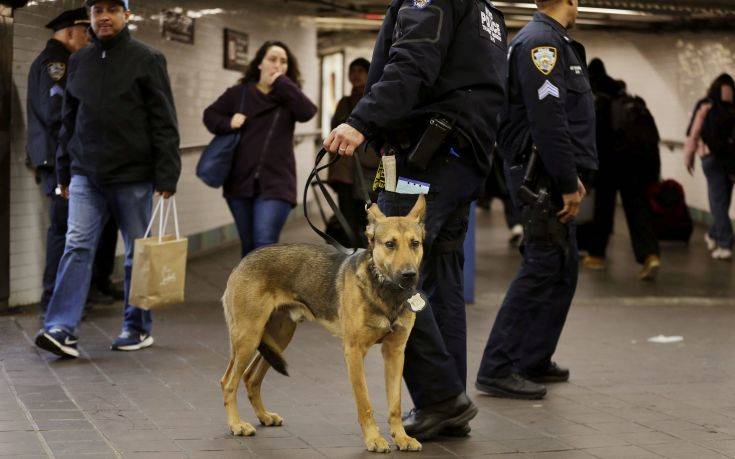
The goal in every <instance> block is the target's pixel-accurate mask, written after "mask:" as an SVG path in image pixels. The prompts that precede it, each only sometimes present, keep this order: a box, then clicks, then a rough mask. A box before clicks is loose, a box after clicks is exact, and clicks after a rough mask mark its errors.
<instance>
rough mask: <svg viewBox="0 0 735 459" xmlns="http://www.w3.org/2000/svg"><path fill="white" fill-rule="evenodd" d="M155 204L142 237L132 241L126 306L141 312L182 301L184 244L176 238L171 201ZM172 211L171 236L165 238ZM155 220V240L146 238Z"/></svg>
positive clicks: (182, 238) (184, 239) (175, 223)
mask: <svg viewBox="0 0 735 459" xmlns="http://www.w3.org/2000/svg"><path fill="white" fill-rule="evenodd" d="M167 201H168V202H167V205H166V206H165V207H166V212H165V216H164V211H163V209H164V200H163V198H161V199H159V200H158V203H156V207H155V209H154V210H153V216H152V217H151V221H150V223H149V225H148V229H147V230H146V232H145V235H144V236H143V237H142V238H140V239H136V240H135V250H134V252H133V273H132V281H131V284H130V304H132V305H133V306H137V307H139V308H142V309H155V308H160V307H162V306H166V305H169V304H174V303H182V302H183V301H184V286H185V280H186V251H187V246H188V241H187V239H186V238H185V237H181V235H180V234H179V219H178V215H177V212H176V201H175V198H174V197H171V198H170V199H168V200H167ZM172 208H173V217H174V218H173V219H174V228H175V234H174V235H166V234H165V231H166V223H167V222H168V217H169V213H170V211H171V209H172ZM156 216H158V218H159V226H158V228H159V230H158V235H157V236H150V233H151V229H152V227H153V222H154V220H155V219H156Z"/></svg>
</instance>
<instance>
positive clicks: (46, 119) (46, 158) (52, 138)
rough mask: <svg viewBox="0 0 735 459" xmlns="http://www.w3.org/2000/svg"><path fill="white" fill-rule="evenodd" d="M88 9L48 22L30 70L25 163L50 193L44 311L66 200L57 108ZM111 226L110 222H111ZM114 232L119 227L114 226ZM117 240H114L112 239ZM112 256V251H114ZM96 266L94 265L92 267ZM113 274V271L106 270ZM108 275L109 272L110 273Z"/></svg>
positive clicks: (93, 295)
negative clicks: (59, 167)
mask: <svg viewBox="0 0 735 459" xmlns="http://www.w3.org/2000/svg"><path fill="white" fill-rule="evenodd" d="M88 27H89V16H88V15H87V9H86V8H77V9H74V10H67V11H64V12H63V13H61V14H60V15H59V16H57V17H56V18H54V19H53V20H51V21H50V22H49V23H48V24H46V28H47V29H51V30H53V32H54V33H53V37H52V38H51V39H50V40H49V41H48V42H47V43H46V47H45V48H44V49H43V51H42V52H41V54H39V55H38V57H36V59H35V60H34V61H33V63H32V64H31V69H30V72H29V73H28V102H27V113H28V141H27V143H26V150H27V157H28V164H29V165H30V166H31V167H33V168H34V169H35V172H36V181H37V182H38V183H39V184H40V185H41V189H42V190H43V193H44V194H45V195H46V196H48V198H49V220H50V225H49V228H48V231H47V233H46V266H45V268H44V271H43V293H42V296H41V302H40V304H39V307H40V309H41V313H42V314H45V313H46V307H47V306H48V302H49V300H50V299H51V294H52V293H53V291H54V284H55V283H56V271H57V269H58V267H59V260H60V259H61V256H62V255H63V253H64V243H65V241H66V229H67V225H66V222H67V219H68V215H69V204H68V201H67V200H66V199H64V198H63V197H62V196H61V195H60V192H59V190H58V186H57V183H56V173H55V171H54V166H55V163H56V149H57V148H58V145H59V129H60V127H61V108H62V103H63V100H64V88H65V87H66V77H67V65H68V61H69V57H70V56H71V54H72V53H74V52H76V51H78V50H80V49H82V48H84V47H85V46H87V44H88V43H89V37H88V36H87V28H88ZM111 223H112V225H113V226H114V222H111ZM115 231H117V227H116V226H115ZM115 242H117V239H116V240H115ZM101 255H102V254H100V253H99V252H98V255H97V257H96V258H95V268H97V267H98V266H100V264H101V263H103V261H102V260H100V257H101ZM112 256H113V258H114V253H113V254H112ZM95 271H96V269H95ZM110 274H111V272H110ZM108 276H109V274H108ZM111 300H112V298H111V297H109V296H106V295H102V294H100V292H91V291H90V295H89V297H88V301H95V302H109V301H111Z"/></svg>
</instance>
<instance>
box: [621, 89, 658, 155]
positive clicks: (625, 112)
mask: <svg viewBox="0 0 735 459" xmlns="http://www.w3.org/2000/svg"><path fill="white" fill-rule="evenodd" d="M610 111H611V114H610V118H611V123H612V130H613V131H614V132H615V133H616V134H618V135H620V136H621V145H620V146H621V147H622V148H625V149H626V150H632V151H640V149H641V147H648V148H651V147H655V148H656V150H658V142H659V140H660V139H661V138H660V137H659V134H658V128H657V127H656V121H655V120H654V119H653V115H651V112H650V111H649V110H648V107H647V106H646V102H645V101H644V100H643V99H642V98H641V97H639V96H631V95H630V94H622V95H620V96H618V97H615V98H613V99H612V102H611V104H610Z"/></svg>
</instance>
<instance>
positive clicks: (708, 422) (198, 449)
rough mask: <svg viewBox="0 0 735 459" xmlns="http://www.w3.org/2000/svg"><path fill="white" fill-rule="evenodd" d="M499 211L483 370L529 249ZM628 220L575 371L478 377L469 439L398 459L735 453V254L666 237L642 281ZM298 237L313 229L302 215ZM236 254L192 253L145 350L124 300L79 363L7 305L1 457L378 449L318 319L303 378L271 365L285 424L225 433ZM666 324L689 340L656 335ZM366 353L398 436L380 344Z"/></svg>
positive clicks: (487, 268)
mask: <svg viewBox="0 0 735 459" xmlns="http://www.w3.org/2000/svg"><path fill="white" fill-rule="evenodd" d="M499 219H500V215H499V214H497V213H494V214H492V219H491V218H490V215H487V214H481V215H480V219H479V230H478V269H477V273H478V279H477V283H478V286H477V287H478V288H477V299H476V300H477V301H476V303H475V304H474V305H471V306H468V308H467V313H468V318H469V320H468V323H469V324H470V330H469V343H468V346H469V355H470V358H469V361H470V373H469V380H470V383H472V382H473V381H474V375H475V372H476V370H477V365H478V360H479V358H480V355H481V352H482V349H483V347H484V344H485V340H486V338H487V333H488V331H489V329H490V326H491V324H492V321H493V319H494V316H495V313H496V311H497V308H498V305H499V301H500V299H501V298H502V295H503V292H504V290H505V288H506V287H507V284H508V282H509V280H510V278H511V277H512V275H513V273H514V270H515V268H516V267H517V265H518V261H519V257H518V255H517V253H516V252H515V251H514V250H512V249H510V248H509V247H508V246H507V244H506V243H505V238H506V232H505V229H504V228H503V227H502V225H500V223H499ZM491 220H493V221H491ZM619 223H620V226H619V227H620V228H621V230H620V231H618V234H616V236H615V238H614V241H613V246H612V247H611V260H610V262H609V268H608V269H607V270H606V271H603V272H593V273H591V272H583V273H582V276H581V279H580V289H579V294H578V296H577V300H576V301H575V304H574V306H573V309H572V312H571V313H570V316H569V320H568V324H567V327H566V330H565V333H564V335H563V336H562V341H561V344H560V346H559V350H558V353H557V360H558V361H559V362H560V363H562V364H564V365H568V366H570V367H571V369H572V380H571V382H569V383H567V384H560V385H554V386H551V387H550V391H549V395H548V396H547V398H546V399H545V400H543V401H536V402H527V401H509V400H500V399H493V398H489V397H486V396H483V395H480V394H479V393H478V392H477V391H475V390H474V389H473V388H472V389H470V390H469V394H470V396H471V397H472V398H473V399H474V400H475V402H476V403H477V405H478V406H479V407H480V413H479V415H478V416H477V418H476V419H475V420H474V422H473V423H472V434H471V436H470V437H469V438H466V439H448V438H442V439H439V440H438V441H435V442H430V443H425V444H424V450H423V452H421V453H418V454H410V453H397V452H394V453H392V454H393V455H394V456H404V455H411V456H417V457H456V456H460V457H478V456H493V457H506V456H508V457H513V458H527V457H538V458H564V459H577V458H591V457H599V458H655V457H670V458H709V457H735V382H733V380H734V378H735V333H733V330H734V329H735V300H733V293H735V287H734V286H733V283H732V277H733V270H732V266H731V265H730V264H728V263H723V262H711V261H709V260H708V259H707V258H706V255H705V254H704V244H703V243H702V242H701V234H699V233H697V234H695V237H694V239H693V242H692V243H691V246H690V247H685V246H677V245H668V246H665V247H664V256H663V261H664V267H663V271H662V273H661V276H660V278H659V281H658V282H657V283H655V284H643V283H639V282H638V281H636V280H635V269H636V267H635V266H634V264H633V261H632V256H631V254H630V247H629V243H628V240H627V236H626V235H625V234H623V233H624V231H623V230H622V228H623V226H622V225H623V221H622V218H621V219H619ZM284 239H285V240H289V241H294V240H305V239H310V240H311V239H313V236H312V235H311V234H310V233H308V232H306V230H305V229H303V225H292V226H291V227H290V228H288V229H287V231H286V232H285V234H284ZM238 252H239V250H238V249H236V248H231V249H227V250H222V251H220V252H218V253H214V254H212V255H210V256H208V257H205V258H200V259H198V260H195V261H193V262H191V263H190V266H189V273H188V279H187V282H188V290H187V302H186V304H185V305H184V306H183V307H177V308H171V309H169V310H166V311H163V312H160V313H158V314H157V316H156V324H155V333H154V334H155V338H156V345H155V347H153V348H151V349H148V350H144V351H141V352H137V353H113V352H110V351H109V350H108V348H109V344H110V341H111V339H112V337H113V336H114V335H115V334H116V332H117V331H118V327H119V326H120V320H121V317H120V312H119V305H118V306H115V307H108V308H98V309H97V310H95V311H94V312H93V313H92V315H91V317H90V318H89V320H87V321H86V322H84V323H83V325H82V327H81V329H80V331H79V335H80V338H81V344H80V348H81V351H82V357H81V358H80V359H78V360H74V361H59V360H56V359H55V358H54V357H52V356H50V355H48V354H46V353H39V352H38V351H36V350H35V348H34V347H33V346H32V345H31V339H32V337H33V335H34V333H35V332H36V329H37V326H38V323H37V319H36V317H34V316H33V315H30V314H26V315H16V316H5V317H0V456H2V455H4V456H10V457H14V458H26V457H28V458H30V457H53V456H56V457H69V458H93V457H94V458H96V457H126V458H127V457H134V458H180V457H190V458H223V457H228V458H229V457H232V458H243V457H264V458H295V459H299V458H316V457H319V458H321V457H334V458H343V457H372V455H371V454H370V453H367V452H364V450H363V446H362V441H361V437H360V435H359V427H358V425H357V422H356V415H355V408H354V404H353V400H352V395H351V390H350V386H349V384H348V382H347V376H346V371H345V368H344V364H343V358H342V352H341V348H340V342H339V341H338V340H336V339H334V338H332V337H331V336H330V335H329V334H328V333H327V332H326V331H324V330H323V329H321V328H320V327H318V326H316V325H314V324H308V323H307V324H303V325H302V326H300V328H299V330H298V331H297V333H296V337H295V338H294V341H293V342H292V344H291V345H290V346H289V348H288V350H287V351H286V353H285V356H286V358H287V360H288V362H289V364H290V372H291V377H290V378H286V377H283V376H281V375H278V374H275V373H273V372H271V373H269V374H268V376H267V377H266V381H265V383H264V390H263V393H264V399H265V402H266V405H267V407H268V408H269V409H270V410H273V411H277V412H278V413H279V414H281V415H282V416H283V417H284V419H285V424H284V426H283V427H270V428H261V427H260V426H259V425H258V426H257V427H258V431H257V435H256V436H255V437H249V438H233V437H232V436H231V435H228V433H227V426H226V423H225V416H224V410H223V407H222V397H221V394H220V389H219V384H218V380H219V377H220V376H221V374H222V373H223V372H224V369H225V366H226V363H227V358H228V345H227V336H226V331H225V325H224V320H223V317H222V312H221V306H220V304H219V300H218V299H219V297H220V295H221V293H222V291H223V288H224V285H225V281H226V278H227V276H228V274H229V272H230V270H231V269H232V267H233V266H234V264H235V263H236V261H237V253H238ZM659 334H664V335H682V336H684V341H683V343H678V344H651V343H648V342H647V339H648V338H649V337H651V336H655V335H659ZM367 360H368V363H367V378H368V385H369V389H370V392H371V394H372V400H373V403H374V407H375V411H376V415H377V419H378V421H379V422H380V423H381V426H382V430H383V432H386V431H387V428H386V425H385V416H386V402H385V397H384V390H383V374H382V364H381V358H380V354H379V352H378V350H377V349H374V350H373V351H371V352H370V354H369V355H368V359H367ZM470 385H471V386H472V384H470ZM240 402H241V413H242V414H243V415H244V418H245V419H246V420H248V421H250V422H252V423H254V424H256V423H257V419H255V417H254V416H253V415H252V412H251V410H250V408H249V404H248V402H247V397H245V396H244V394H243V395H241V397H240ZM404 408H405V409H408V408H409V402H408V397H407V396H404Z"/></svg>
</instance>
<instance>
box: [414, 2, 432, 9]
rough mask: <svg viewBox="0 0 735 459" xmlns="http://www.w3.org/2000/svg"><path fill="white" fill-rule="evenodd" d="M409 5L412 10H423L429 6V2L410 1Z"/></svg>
mask: <svg viewBox="0 0 735 459" xmlns="http://www.w3.org/2000/svg"><path fill="white" fill-rule="evenodd" d="M411 4H412V5H413V7H414V8H418V9H424V8H426V7H427V6H429V5H431V0H412V2H411Z"/></svg>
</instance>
